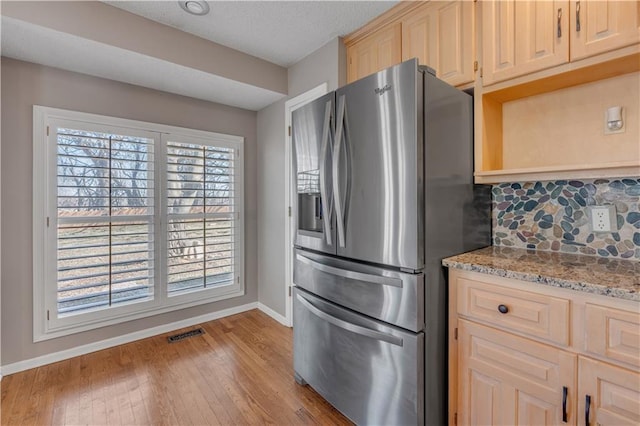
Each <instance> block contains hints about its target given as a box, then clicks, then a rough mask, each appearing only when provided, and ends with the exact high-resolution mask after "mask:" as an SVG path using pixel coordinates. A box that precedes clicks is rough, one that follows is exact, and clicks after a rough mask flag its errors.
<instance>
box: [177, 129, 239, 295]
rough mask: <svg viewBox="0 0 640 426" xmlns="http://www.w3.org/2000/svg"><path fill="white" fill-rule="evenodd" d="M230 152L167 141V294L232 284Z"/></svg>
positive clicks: (233, 244) (233, 245)
mask: <svg viewBox="0 0 640 426" xmlns="http://www.w3.org/2000/svg"><path fill="white" fill-rule="evenodd" d="M235 155H236V153H235V150H234V149H232V148H223V147H216V146H209V145H204V144H202V145H201V144H193V143H181V142H173V141H169V142H168V143H167V173H166V179H167V182H166V183H167V284H168V292H169V295H170V296H171V295H175V294H182V293H184V292H189V291H194V290H199V289H203V288H210V287H215V286H223V285H228V284H231V283H233V279H234V274H235V268H236V263H235V249H236V235H237V220H236V219H237V214H236V213H237V212H236V202H235V196H236V192H235V188H234V183H235V180H234V162H235V158H236V156H235Z"/></svg>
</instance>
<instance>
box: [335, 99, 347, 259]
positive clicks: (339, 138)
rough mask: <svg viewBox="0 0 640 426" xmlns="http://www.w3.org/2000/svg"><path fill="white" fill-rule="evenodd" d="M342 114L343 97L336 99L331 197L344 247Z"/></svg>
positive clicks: (339, 241) (343, 107)
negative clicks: (336, 114)
mask: <svg viewBox="0 0 640 426" xmlns="http://www.w3.org/2000/svg"><path fill="white" fill-rule="evenodd" d="M344 114H345V97H344V95H342V96H340V99H338V119H337V121H336V138H335V142H336V144H335V147H334V150H333V165H332V166H333V167H332V172H333V173H332V174H333V198H334V201H335V206H336V224H337V226H338V245H339V246H340V247H344V246H345V244H344V234H345V233H344V206H343V205H342V200H341V199H340V198H341V197H340V154H341V152H342V139H343V138H344Z"/></svg>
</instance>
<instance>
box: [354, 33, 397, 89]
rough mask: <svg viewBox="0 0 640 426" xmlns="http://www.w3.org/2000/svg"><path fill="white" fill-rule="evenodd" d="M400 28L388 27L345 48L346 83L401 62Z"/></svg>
mask: <svg viewBox="0 0 640 426" xmlns="http://www.w3.org/2000/svg"><path fill="white" fill-rule="evenodd" d="M401 48H402V27H401V25H400V22H398V23H396V24H393V25H389V26H388V27H385V28H383V29H381V30H379V31H376V32H375V33H373V34H371V35H369V36H367V37H365V38H364V39H362V40H360V41H358V42H357V43H354V44H353V45H351V46H349V47H347V64H348V65H347V80H348V81H347V82H348V83H351V82H352V81H355V80H358V79H361V78H362V77H366V76H368V75H370V74H373V73H376V72H378V71H381V70H383V69H385V68H388V67H390V66H392V65H396V64H399V63H400V62H401V58H402V54H401Z"/></svg>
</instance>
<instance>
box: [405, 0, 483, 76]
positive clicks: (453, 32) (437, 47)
mask: <svg viewBox="0 0 640 426" xmlns="http://www.w3.org/2000/svg"><path fill="white" fill-rule="evenodd" d="M473 15H474V3H473V2H467V1H432V2H428V3H426V4H425V5H424V6H421V7H420V8H419V9H418V10H417V11H416V12H414V13H411V14H410V16H408V17H406V18H405V19H403V21H402V60H403V61H406V60H408V59H411V58H418V62H419V63H420V65H428V66H430V67H431V68H434V69H435V70H436V75H437V76H438V78H440V79H442V80H444V81H446V82H447V83H449V84H451V85H452V86H458V85H461V84H465V83H470V82H472V81H473V78H474V71H473V62H474V58H475V49H474V47H475V41H474V33H475V30H474V22H475V20H474V16H473Z"/></svg>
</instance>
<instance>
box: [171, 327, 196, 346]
mask: <svg viewBox="0 0 640 426" xmlns="http://www.w3.org/2000/svg"><path fill="white" fill-rule="evenodd" d="M201 334H204V330H203V329H201V328H196V329H195V330H189V331H185V332H184V333H180V334H174V335H173V336H169V337H168V338H167V340H168V341H169V343H174V342H179V341H180V340H183V339H186V338H188V337H193V336H199V335H201Z"/></svg>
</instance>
